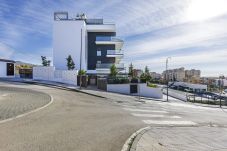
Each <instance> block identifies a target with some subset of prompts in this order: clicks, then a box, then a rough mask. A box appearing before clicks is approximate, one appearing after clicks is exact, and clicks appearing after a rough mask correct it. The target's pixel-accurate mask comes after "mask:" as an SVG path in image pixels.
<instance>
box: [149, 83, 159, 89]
mask: <svg viewBox="0 0 227 151" xmlns="http://www.w3.org/2000/svg"><path fill="white" fill-rule="evenodd" d="M147 86H148V87H151V88H157V87H158V86H157V85H156V84H153V83H148V84H147Z"/></svg>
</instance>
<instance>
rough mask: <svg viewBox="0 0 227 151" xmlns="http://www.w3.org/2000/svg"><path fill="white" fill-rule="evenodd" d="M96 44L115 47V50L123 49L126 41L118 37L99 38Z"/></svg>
mask: <svg viewBox="0 0 227 151" xmlns="http://www.w3.org/2000/svg"><path fill="white" fill-rule="evenodd" d="M95 43H96V44H97V45H115V48H116V49H117V50H118V49H121V48H122V46H123V44H124V41H123V40H121V39H120V38H117V37H110V36H97V37H96V41H95Z"/></svg>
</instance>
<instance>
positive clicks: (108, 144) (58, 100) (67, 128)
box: [0, 83, 144, 151]
mask: <svg viewBox="0 0 227 151" xmlns="http://www.w3.org/2000/svg"><path fill="white" fill-rule="evenodd" d="M0 85H7V86H12V87H19V88H26V89H31V90H35V91H40V92H45V93H48V94H50V95H52V97H53V98H54V101H53V103H52V104H51V105H50V106H48V107H46V108H45V109H43V110H40V111H38V112H35V113H32V114H29V115H27V116H24V117H21V118H18V119H15V120H13V121H9V122H6V123H2V124H0V136H1V137H0V150H1V151H9V150H10V151H31V150H32V151H43V150H45V151H72V150H76V151H77V150H78V151H119V150H121V148H122V146H123V144H124V143H125V141H126V140H127V138H128V137H129V136H130V135H131V134H132V133H133V132H134V131H136V130H137V129H138V128H140V127H143V125H144V124H143V123H142V122H141V121H138V120H136V118H135V117H133V116H131V115H130V114H128V113H127V111H124V110H122V109H121V108H119V107H118V106H117V105H116V104H114V103H113V102H111V101H108V100H107V99H103V98H99V97H94V96H90V95H87V94H83V93H78V92H72V91H66V90H60V89H54V88H48V87H43V86H35V85H23V84H18V85H10V84H5V83H0Z"/></svg>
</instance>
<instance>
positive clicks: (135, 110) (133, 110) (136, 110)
mask: <svg viewBox="0 0 227 151" xmlns="http://www.w3.org/2000/svg"><path fill="white" fill-rule="evenodd" d="M123 109H124V110H127V111H132V112H150V113H168V112H166V111H154V110H142V109H132V108H123Z"/></svg>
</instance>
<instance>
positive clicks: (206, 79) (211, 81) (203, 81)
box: [200, 77, 217, 85]
mask: <svg viewBox="0 0 227 151" xmlns="http://www.w3.org/2000/svg"><path fill="white" fill-rule="evenodd" d="M215 79H217V78H216V77H201V78H200V83H201V84H206V85H215Z"/></svg>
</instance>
